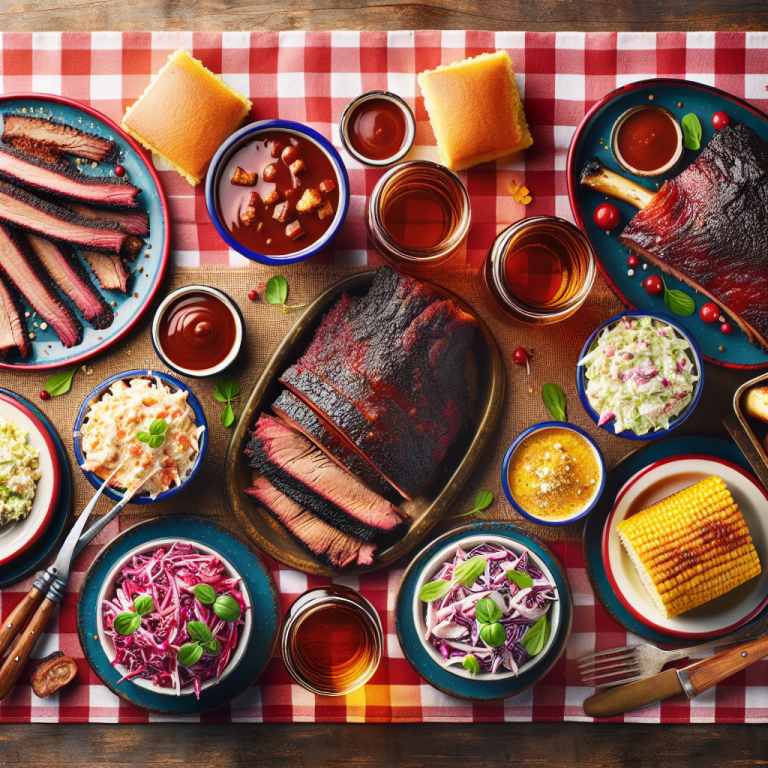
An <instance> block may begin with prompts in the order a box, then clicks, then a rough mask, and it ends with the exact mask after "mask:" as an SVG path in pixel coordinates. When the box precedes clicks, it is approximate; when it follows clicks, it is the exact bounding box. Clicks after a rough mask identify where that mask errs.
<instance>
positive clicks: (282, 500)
mask: <svg viewBox="0 0 768 768" xmlns="http://www.w3.org/2000/svg"><path fill="white" fill-rule="evenodd" d="M245 492H246V493H247V494H248V495H249V496H251V497H252V498H254V499H256V500H257V501H259V502H260V503H261V504H262V506H263V507H264V508H265V509H266V510H267V511H268V512H269V513H270V514H271V515H272V516H273V517H274V518H275V519H276V520H277V521H278V522H279V523H281V524H282V525H283V527H284V528H285V529H286V530H287V531H288V533H290V534H291V535H292V536H293V537H294V538H295V539H296V540H297V541H298V542H299V543H300V544H301V545H302V546H303V547H304V548H305V549H306V550H307V551H308V552H310V553H311V554H312V555H314V557H315V558H317V559H318V560H320V561H321V562H327V563H329V564H330V565H332V566H333V567H334V568H338V569H340V570H341V569H342V568H345V567H346V566H348V565H351V564H352V563H356V564H357V565H372V564H373V553H374V552H375V550H376V545H375V544H371V543H366V542H364V541H361V540H360V539H357V538H355V537H354V536H350V535H349V534H347V533H342V532H341V531H339V530H337V529H336V528H334V527H333V526H331V525H328V523H326V522H325V521H324V520H321V519H320V518H319V517H317V516H316V515H314V514H312V512H310V511H309V510H308V509H305V508H304V507H302V506H301V505H300V504H297V503H296V502H295V501H293V499H290V498H288V496H286V495H285V494H284V493H281V492H280V491H278V490H277V488H275V486H274V485H272V483H270V482H269V480H267V479H266V478H265V477H259V478H257V479H256V481H255V482H254V484H253V486H252V487H251V488H246V490H245Z"/></svg>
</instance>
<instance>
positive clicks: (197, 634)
mask: <svg viewBox="0 0 768 768" xmlns="http://www.w3.org/2000/svg"><path fill="white" fill-rule="evenodd" d="M187 634H188V635H189V636H190V637H191V638H192V639H193V640H199V641H200V642H201V643H204V642H205V641H206V640H210V639H211V637H213V635H212V633H211V630H210V628H209V627H208V625H207V624H203V622H202V621H188V622H187Z"/></svg>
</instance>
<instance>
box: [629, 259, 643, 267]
mask: <svg viewBox="0 0 768 768" xmlns="http://www.w3.org/2000/svg"><path fill="white" fill-rule="evenodd" d="M639 263H640V259H638V258H637V256H630V257H629V258H628V259H627V265H628V266H630V267H636V266H637V265H638V264H639Z"/></svg>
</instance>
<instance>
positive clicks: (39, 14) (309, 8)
mask: <svg viewBox="0 0 768 768" xmlns="http://www.w3.org/2000/svg"><path fill="white" fill-rule="evenodd" d="M0 29H2V30H3V31H9V32H10V31H26V32H37V31H45V30H70V31H93V30H123V31H127V30H172V29H192V30H257V29H275V30H286V29H489V30H523V29H525V30H534V31H555V30H579V31H608V30H635V31H665V30H680V31H690V30H713V29H714V30H740V29H741V30H746V29H749V30H768V2H766V0H699V1H698V2H692V0H430V2H426V3H411V2H405V0H364V1H363V2H355V1H354V0H262V2H247V0H118V1H116V0H0ZM505 763H507V764H509V763H514V764H515V765H516V766H525V765H537V766H546V767H547V768H561V767H562V768H581V766H584V768H600V767H601V766H632V767H633V768H642V767H645V766H649V767H651V766H652V767H653V768H682V766H696V767H697V768H709V766H717V768H725V767H726V766H749V765H768V729H767V728H765V727H759V726H750V725H615V724H592V723H584V724H580V723H503V724H474V725H473V724H463V725H446V724H427V723H415V724H412V725H327V724H299V723H296V724H289V725H273V724H270V725H242V724H241V725H238V724H232V725H200V724H194V725H192V724H189V725H186V724H181V723H172V724H150V725H102V724H97V723H93V724H83V725H63V724H56V725H40V724H32V725H2V726H0V766H5V765H14V766H34V768H40V767H41V766H48V765H56V766H58V767H59V768H68V767H69V766H73V768H74V767H75V766H76V767H77V768H91V767H92V766H93V767H94V768H96V767H101V766H110V768H140V767H143V766H188V767H189V768H192V767H194V766H205V767H206V768H208V767H209V766H216V768H223V767H224V766H247V767H248V768H260V767H261V766H265V767H269V768H273V767H274V768H293V767H294V766H296V767H297V768H298V767H301V768H312V767H313V766H337V765H366V766H371V767H376V766H388V765H403V766H445V765H459V764H462V765H469V766H471V767H472V768H486V767H488V768H491V767H493V768H497V767H498V766H499V765H501V764H505Z"/></svg>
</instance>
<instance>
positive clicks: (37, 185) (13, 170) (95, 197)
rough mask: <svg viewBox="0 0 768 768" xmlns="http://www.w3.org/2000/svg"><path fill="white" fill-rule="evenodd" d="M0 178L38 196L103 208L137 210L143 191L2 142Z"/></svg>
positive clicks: (126, 183)
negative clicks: (91, 174)
mask: <svg viewBox="0 0 768 768" xmlns="http://www.w3.org/2000/svg"><path fill="white" fill-rule="evenodd" d="M0 178H3V179H5V180H6V181H9V182H11V183H12V184H16V185H17V186H20V187H24V188H25V189H28V190H29V191H30V192H33V193H35V194H36V195H51V196H53V197H63V198H64V199H66V200H76V201H78V202H82V203H89V204H91V205H100V206H120V207H125V208H136V207H137V206H138V203H137V202H136V196H137V195H138V194H139V192H141V190H140V189H139V188H138V187H136V186H134V185H133V184H131V183H130V182H129V181H126V180H125V179H121V178H118V177H117V176H88V175H87V174H85V173H82V172H80V171H76V170H75V169H74V168H73V167H72V166H70V165H62V164H61V163H58V164H54V163H49V162H47V161H46V160H43V159H42V158H41V157H38V156H36V155H32V154H30V153H28V152H23V151H22V150H20V149H16V147H12V146H9V145H7V144H3V143H2V142H0Z"/></svg>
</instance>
